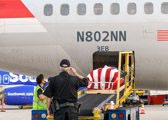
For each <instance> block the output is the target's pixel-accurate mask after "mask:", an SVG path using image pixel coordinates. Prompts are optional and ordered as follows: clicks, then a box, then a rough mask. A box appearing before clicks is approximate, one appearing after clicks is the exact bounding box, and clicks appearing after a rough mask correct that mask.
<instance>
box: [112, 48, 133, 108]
mask: <svg viewBox="0 0 168 120" xmlns="http://www.w3.org/2000/svg"><path fill="white" fill-rule="evenodd" d="M122 55H125V70H124V71H125V72H127V71H128V69H129V68H128V66H129V58H130V57H131V78H130V79H129V72H128V73H127V74H126V76H125V86H124V95H123V97H121V98H120V87H121V86H120V78H121V62H122ZM129 56H130V57H129ZM134 87H135V84H134V53H133V51H128V52H119V61H118V84H117V98H116V105H115V106H116V108H118V107H119V105H120V104H122V103H123V102H124V101H125V100H126V98H127V97H128V96H129V95H130V94H131V91H132V89H133V88H134Z"/></svg>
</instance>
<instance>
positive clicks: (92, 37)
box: [77, 31, 127, 42]
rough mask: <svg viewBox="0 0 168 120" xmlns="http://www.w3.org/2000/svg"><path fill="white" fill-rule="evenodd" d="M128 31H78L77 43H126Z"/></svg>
mask: <svg viewBox="0 0 168 120" xmlns="http://www.w3.org/2000/svg"><path fill="white" fill-rule="evenodd" d="M126 36H127V33H126V31H95V32H92V31H77V42H93V41H95V42H100V41H102V42H117V41H126Z"/></svg>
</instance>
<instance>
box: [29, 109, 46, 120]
mask: <svg viewBox="0 0 168 120" xmlns="http://www.w3.org/2000/svg"><path fill="white" fill-rule="evenodd" d="M32 120H47V110H32Z"/></svg>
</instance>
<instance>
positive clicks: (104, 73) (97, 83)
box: [87, 66, 123, 90]
mask: <svg viewBox="0 0 168 120" xmlns="http://www.w3.org/2000/svg"><path fill="white" fill-rule="evenodd" d="M117 77H118V69H116V68H113V67H108V66H105V67H104V68H99V69H96V70H93V71H91V72H90V73H89V75H88V76H87V79H88V80H89V81H90V83H91V84H89V86H88V88H89V89H99V90H115V89H116V88H117V82H118V80H117ZM122 83H123V78H121V79H120V84H122Z"/></svg>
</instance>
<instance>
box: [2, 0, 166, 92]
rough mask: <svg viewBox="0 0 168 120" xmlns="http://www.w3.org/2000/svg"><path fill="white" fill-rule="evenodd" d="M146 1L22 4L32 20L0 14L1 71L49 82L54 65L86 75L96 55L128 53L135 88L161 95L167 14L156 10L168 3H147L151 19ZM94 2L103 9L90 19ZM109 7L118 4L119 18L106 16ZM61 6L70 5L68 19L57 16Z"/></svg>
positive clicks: (29, 0)
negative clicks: (82, 10)
mask: <svg viewBox="0 0 168 120" xmlns="http://www.w3.org/2000/svg"><path fill="white" fill-rule="evenodd" d="M5 1H6V3H8V2H7V1H10V0H5ZM15 1H19V0H15ZM0 2H1V3H2V2H3V1H2V0H1V1H0ZM146 2H147V1H146V0H141V1H137V0H124V1H123V0H117V1H111V0H106V1H103V0H98V1H97V0H89V1H86V0H84V1H79V0H61V1H59V0H50V1H41V0H35V1H34V0H22V3H23V4H24V5H25V7H26V8H27V9H28V10H29V11H30V13H32V15H31V14H30V15H27V17H25V16H24V15H23V16H24V17H9V16H10V15H9V16H8V17H3V16H1V14H0V68H1V69H2V70H6V71H11V72H15V73H21V74H27V75H32V76H37V75H38V74H39V73H43V74H44V75H45V76H46V77H49V76H53V75H57V74H58V73H59V71H60V70H59V63H60V61H61V59H63V58H66V59H69V60H70V62H71V66H72V67H74V68H76V69H77V71H78V72H79V73H80V74H82V75H84V76H87V74H88V73H89V72H90V71H91V70H92V69H93V54H94V53H95V52H96V51H132V50H133V51H134V52H135V86H136V88H141V89H158V90H159V89H163V90H166V89H167V88H168V80H167V74H168V72H167V71H168V64H167V61H168V54H167V51H168V37H166V34H168V32H167V31H168V15H167V14H163V13H162V12H161V5H162V3H163V2H168V1H165V0H159V1H158V0H153V1H151V3H152V4H153V13H152V14H145V13H144V4H145V3H146ZM149 2H150V1H149ZM79 3H84V4H86V14H85V15H78V14H77V5H78V4H79ZM95 3H101V4H102V5H103V13H102V14H101V15H95V13H94V10H93V6H94V5H95ZM112 3H119V5H120V13H119V14H117V15H112V14H111V13H110V5H111V4H112ZM129 3H135V4H136V14H133V15H130V14H128V13H127V5H128V4H129ZM46 4H51V5H52V6H53V13H52V15H51V16H45V15H44V6H45V5H46ZM62 4H68V5H69V14H68V15H61V14H60V6H61V5H62ZM0 9H3V7H1V8H0ZM12 9H14V8H12ZM9 13H10V11H9ZM13 14H15V13H13ZM4 16H5V15H4ZM18 16H19V15H18Z"/></svg>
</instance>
